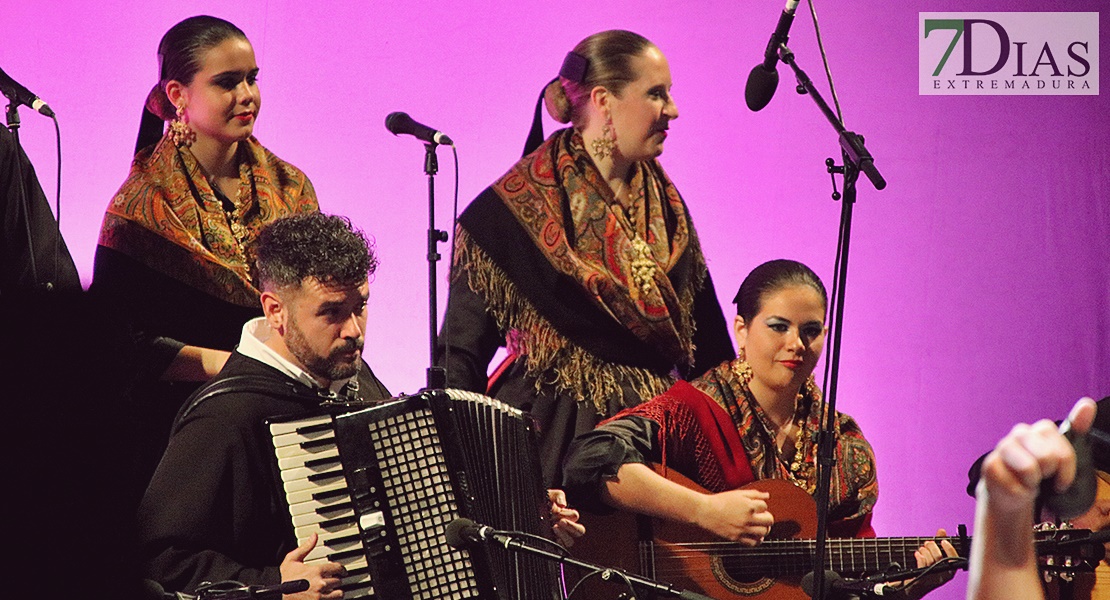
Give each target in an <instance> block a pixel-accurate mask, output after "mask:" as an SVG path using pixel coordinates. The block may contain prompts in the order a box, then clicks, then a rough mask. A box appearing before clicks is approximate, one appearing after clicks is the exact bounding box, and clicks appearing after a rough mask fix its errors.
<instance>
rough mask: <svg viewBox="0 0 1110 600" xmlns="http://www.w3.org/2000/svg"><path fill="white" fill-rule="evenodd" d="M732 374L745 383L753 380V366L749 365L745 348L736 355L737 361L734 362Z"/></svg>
mask: <svg viewBox="0 0 1110 600" xmlns="http://www.w3.org/2000/svg"><path fill="white" fill-rule="evenodd" d="M732 372H733V374H734V375H736V376H737V377H739V378H740V380H741V381H743V382H745V383H747V382H749V381H751V380H752V366H751V365H749V364H748V357H747V355H746V354H745V353H744V349H743V348H740V350H739V352H737V353H736V360H734V361H732Z"/></svg>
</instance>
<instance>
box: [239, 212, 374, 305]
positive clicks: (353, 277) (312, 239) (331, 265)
mask: <svg viewBox="0 0 1110 600" xmlns="http://www.w3.org/2000/svg"><path fill="white" fill-rule="evenodd" d="M377 268H378V258H377V256H375V255H374V248H373V245H372V244H371V242H370V240H369V239H368V238H367V237H366V235H365V234H364V233H363V232H362V231H360V230H358V229H355V228H354V227H353V226H352V225H351V221H350V219H348V218H346V217H341V216H337V215H325V214H323V213H318V212H311V213H302V214H296V215H291V216H288V217H282V218H281V219H278V220H276V221H274V222H273V223H270V224H269V225H267V226H266V227H265V228H263V229H262V231H261V232H260V233H259V235H258V240H257V241H256V242H255V244H254V271H253V275H254V281H255V285H256V286H257V287H258V289H274V288H287V287H293V286H299V285H300V284H301V282H303V281H304V280H305V279H306V278H308V277H313V278H315V279H317V280H319V281H320V282H321V283H327V284H336V285H344V286H346V285H361V284H362V283H363V282H365V281H366V278H367V277H368V276H370V275H372V274H373V273H374V271H375V270H376V269H377Z"/></svg>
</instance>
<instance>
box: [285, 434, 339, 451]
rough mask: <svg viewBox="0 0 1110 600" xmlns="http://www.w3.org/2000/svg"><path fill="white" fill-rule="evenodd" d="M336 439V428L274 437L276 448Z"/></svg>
mask: <svg viewBox="0 0 1110 600" xmlns="http://www.w3.org/2000/svg"><path fill="white" fill-rule="evenodd" d="M334 439H335V430H334V429H329V430H326V431H312V432H309V433H285V434H282V435H279V436H277V437H275V438H273V440H274V447H275V448H289V447H293V448H296V447H299V446H300V445H301V444H304V443H305V442H319V441H323V440H334Z"/></svg>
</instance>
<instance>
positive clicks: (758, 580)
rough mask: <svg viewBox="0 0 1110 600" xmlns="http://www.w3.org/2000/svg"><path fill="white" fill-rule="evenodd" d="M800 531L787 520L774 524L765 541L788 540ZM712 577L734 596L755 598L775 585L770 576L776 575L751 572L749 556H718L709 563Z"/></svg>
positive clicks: (799, 527) (763, 571)
mask: <svg viewBox="0 0 1110 600" xmlns="http://www.w3.org/2000/svg"><path fill="white" fill-rule="evenodd" d="M801 531H802V527H801V525H800V524H799V523H798V522H797V521H793V520H788V521H781V522H778V523H775V525H774V526H773V527H771V532H770V534H769V535H768V536H767V539H772V540H788V539H793V538H795V537H796V536H798V535H799V534H800V533H801ZM711 565H712V567H711V568H712V570H713V576H714V577H715V578H716V579H717V581H719V582H720V583H721V584H722V585H724V586H725V587H726V588H728V589H729V591H731V592H733V593H735V594H741V595H745V596H756V595H759V594H762V593H763V592H766V591H767V590H768V589H770V588H771V587H772V586H774V585H775V583H776V580H775V579H773V578H772V577H769V575H770V576H774V575H778V574H777V573H768V572H767V570H766V569H762V570H759V571H758V572H756V571H753V568H752V567H753V565H752V563H751V555H741V556H720V555H715V556H714V557H713V559H712V561H711Z"/></svg>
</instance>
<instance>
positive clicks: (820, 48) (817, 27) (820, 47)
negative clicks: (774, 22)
mask: <svg viewBox="0 0 1110 600" xmlns="http://www.w3.org/2000/svg"><path fill="white" fill-rule="evenodd" d="M806 5H808V6H809V14H810V16H811V17H812V18H813V33H814V37H816V39H817V53H818V54H820V55H821V63H822V65H824V67H825V79H827V80H828V82H829V93H830V94H832V100H833V106H835V107H836V118H837V119H839V120H840V124H841V125H843V124H844V115H843V113H841V111H840V97H839V96H838V95H837V93H836V85H834V84H833V76H832V69H831V68H830V67H829V56H828V53H826V52H825V39H824V37H823V36H822V35H821V23H820V22H819V21H818V20H817V7H815V6H814V5H813V0H806Z"/></svg>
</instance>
